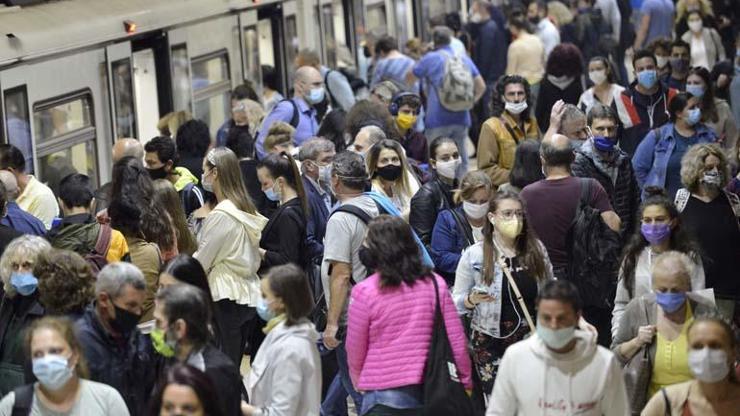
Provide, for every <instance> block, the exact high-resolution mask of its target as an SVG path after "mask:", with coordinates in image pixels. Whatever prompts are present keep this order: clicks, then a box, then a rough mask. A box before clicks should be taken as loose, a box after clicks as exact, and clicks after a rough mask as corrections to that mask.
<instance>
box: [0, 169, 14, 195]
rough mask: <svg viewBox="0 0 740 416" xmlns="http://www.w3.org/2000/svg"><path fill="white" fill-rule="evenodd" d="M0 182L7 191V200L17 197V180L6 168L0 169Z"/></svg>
mask: <svg viewBox="0 0 740 416" xmlns="http://www.w3.org/2000/svg"><path fill="white" fill-rule="evenodd" d="M0 182H2V183H3V185H4V186H5V190H6V191H7V192H8V201H9V202H12V201H15V199H16V198H17V197H18V181H17V180H16V179H15V175H13V174H12V173H10V172H9V171H7V170H0Z"/></svg>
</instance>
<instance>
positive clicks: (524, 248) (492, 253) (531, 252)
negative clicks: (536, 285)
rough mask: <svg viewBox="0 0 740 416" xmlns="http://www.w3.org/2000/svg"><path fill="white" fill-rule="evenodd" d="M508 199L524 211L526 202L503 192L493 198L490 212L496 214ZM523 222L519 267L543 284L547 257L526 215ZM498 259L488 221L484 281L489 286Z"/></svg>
mask: <svg viewBox="0 0 740 416" xmlns="http://www.w3.org/2000/svg"><path fill="white" fill-rule="evenodd" d="M506 199H510V200H513V201H517V202H519V203H520V204H521V205H522V209H524V202H523V201H522V199H521V198H520V197H519V195H517V194H515V193H513V192H509V191H502V192H497V193H496V194H494V195H493V197H491V201H490V204H489V205H490V206H489V208H488V212H489V213H495V212H496V209H497V208H498V206H499V204H500V203H501V201H503V200H506ZM522 222H523V224H522V232H521V234H519V236H518V237H517V238H516V243H515V248H516V252H517V257H518V258H520V259H521V261H520V262H519V265H520V266H522V267H525V268H526V269H527V271H528V272H529V274H530V275H532V276H533V277H534V278H535V279H536V280H537V282H541V281H543V280H545V278H546V277H547V276H546V275H547V266H546V265H545V256H544V253H543V252H542V247H541V246H540V243H539V242H538V240H537V237H536V236H535V234H534V232H533V231H532V230H531V229H530V228H529V224H528V223H527V216H526V215H525V216H524V218H522ZM498 258H499V253H496V248H495V247H494V245H493V226H492V225H491V222H490V221H486V225H485V226H484V227H483V280H484V281H485V283H486V284H488V285H490V284H491V282H493V276H494V272H495V269H496V263H497V259H498Z"/></svg>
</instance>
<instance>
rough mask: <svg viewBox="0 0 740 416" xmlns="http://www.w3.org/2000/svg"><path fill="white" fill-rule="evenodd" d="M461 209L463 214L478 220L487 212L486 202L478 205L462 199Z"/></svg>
mask: <svg viewBox="0 0 740 416" xmlns="http://www.w3.org/2000/svg"><path fill="white" fill-rule="evenodd" d="M463 211H465V215H467V216H468V217H470V218H472V219H474V220H479V219H481V218H483V217H485V216H486V214H488V202H486V203H483V204H480V205H479V204H474V203H472V202H468V201H463Z"/></svg>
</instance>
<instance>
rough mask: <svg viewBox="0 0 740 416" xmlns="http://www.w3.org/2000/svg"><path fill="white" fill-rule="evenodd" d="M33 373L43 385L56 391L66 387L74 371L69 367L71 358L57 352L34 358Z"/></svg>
mask: <svg viewBox="0 0 740 416" xmlns="http://www.w3.org/2000/svg"><path fill="white" fill-rule="evenodd" d="M33 375H35V376H36V378H37V379H38V380H39V383H41V385H42V386H44V387H46V388H47V389H49V390H52V391H56V390H59V389H61V388H62V387H64V385H65V384H67V382H68V381H69V379H70V378H72V376H73V375H74V372H73V371H72V369H71V368H69V360H68V359H67V358H64V357H62V356H61V355H57V354H46V355H45V356H43V357H40V358H34V359H33Z"/></svg>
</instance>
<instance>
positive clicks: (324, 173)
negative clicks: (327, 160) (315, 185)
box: [317, 164, 331, 185]
mask: <svg viewBox="0 0 740 416" xmlns="http://www.w3.org/2000/svg"><path fill="white" fill-rule="evenodd" d="M317 165H318V164H317ZM319 181H321V182H322V183H324V184H325V185H328V184H329V183H330V182H331V164H328V165H325V166H319Z"/></svg>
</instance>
